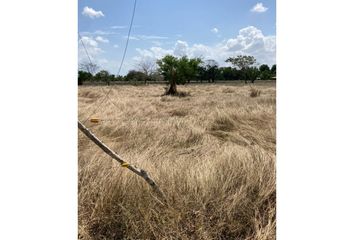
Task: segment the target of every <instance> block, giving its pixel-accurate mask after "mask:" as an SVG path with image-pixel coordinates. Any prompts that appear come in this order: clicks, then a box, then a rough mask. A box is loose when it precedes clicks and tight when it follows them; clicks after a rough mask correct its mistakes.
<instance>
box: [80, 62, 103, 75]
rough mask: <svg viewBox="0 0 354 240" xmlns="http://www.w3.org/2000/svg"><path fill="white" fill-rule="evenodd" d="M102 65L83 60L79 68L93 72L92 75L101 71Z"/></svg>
mask: <svg viewBox="0 0 354 240" xmlns="http://www.w3.org/2000/svg"><path fill="white" fill-rule="evenodd" d="M99 69H100V67H99V66H98V65H97V64H96V63H91V62H81V63H80V64H79V70H81V71H84V72H88V73H91V75H92V76H93V75H95V74H96V73H97V72H98V71H99Z"/></svg>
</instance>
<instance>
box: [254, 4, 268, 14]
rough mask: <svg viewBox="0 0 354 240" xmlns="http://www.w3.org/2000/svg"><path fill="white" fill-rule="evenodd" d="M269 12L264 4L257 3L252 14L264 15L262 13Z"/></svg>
mask: <svg viewBox="0 0 354 240" xmlns="http://www.w3.org/2000/svg"><path fill="white" fill-rule="evenodd" d="M267 10H268V8H267V7H265V6H263V3H257V4H256V5H254V6H253V8H252V9H251V12H257V13H262V12H266V11H267Z"/></svg>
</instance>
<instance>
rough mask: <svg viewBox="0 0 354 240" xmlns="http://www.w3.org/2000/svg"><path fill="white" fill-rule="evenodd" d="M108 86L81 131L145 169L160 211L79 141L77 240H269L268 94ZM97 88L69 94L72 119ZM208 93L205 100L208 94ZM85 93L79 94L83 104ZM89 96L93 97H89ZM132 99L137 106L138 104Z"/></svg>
mask: <svg viewBox="0 0 354 240" xmlns="http://www.w3.org/2000/svg"><path fill="white" fill-rule="evenodd" d="M179 88H180V89H181V90H182V91H189V92H190V93H192V97H189V98H176V97H171V96H163V97H161V94H160V93H161V92H163V88H162V87H161V86H141V87H132V86H116V87H114V88H113V89H112V95H111V96H110V98H111V99H112V100H113V101H115V103H116V105H117V106H113V105H112V104H109V103H107V105H106V106H104V107H102V108H100V109H99V111H98V113H97V114H96V115H97V117H99V118H100V119H111V120H112V119H114V120H112V121H103V122H101V123H100V124H92V123H87V125H88V126H89V127H90V128H91V129H92V131H93V132H94V133H95V135H96V136H98V137H100V138H101V139H102V140H103V141H104V142H105V143H106V144H107V145H108V146H110V147H111V148H112V149H114V150H115V151H117V152H118V153H119V154H120V155H121V156H122V157H123V158H124V159H126V160H127V161H129V162H131V163H133V164H136V165H137V166H140V167H142V168H144V169H145V170H147V171H148V172H149V173H150V175H151V176H152V177H153V178H154V179H155V180H156V182H157V183H158V184H159V186H160V188H161V189H162V191H163V192H164V193H165V195H166V198H167V200H168V202H169V205H168V206H166V205H161V204H160V203H159V202H158V201H156V197H155V196H154V193H152V192H151V189H150V188H149V186H148V185H147V184H146V183H145V182H144V181H142V180H141V179H140V178H139V177H137V176H135V175H134V174H132V173H131V172H130V171H129V170H127V169H126V168H121V167H120V166H119V164H117V163H116V162H114V161H113V160H112V159H110V157H108V156H107V155H106V154H105V153H103V152H102V151H101V150H100V149H98V147H96V146H95V145H94V144H93V143H92V142H90V141H89V140H87V138H86V137H85V136H84V135H83V134H82V133H81V132H79V191H78V198H79V199H78V200H79V238H80V239H249V240H250V239H256V240H261V239H262V240H263V239H275V225H276V221H275V202H276V191H275V100H274V99H275V87H274V86H273V85H270V86H269V85H262V86H258V88H259V89H262V97H259V98H255V99H251V98H249V89H248V87H245V86H228V88H229V89H230V90H231V91H232V92H233V93H234V94H232V95H230V94H227V95H226V94H225V93H223V90H222V89H225V86H221V85H192V86H179ZM94 93H96V94H97V96H96V97H99V96H100V93H101V91H100V89H99V87H82V88H81V87H80V88H79V110H80V111H79V117H80V119H85V118H86V117H87V115H86V114H88V113H90V110H91V109H92V108H93V107H94V106H95V105H94V104H95V103H94V104H90V103H88V102H87V101H86V99H87V96H88V95H91V94H94ZM211 93H212V95H211ZM86 94H88V95H86ZM92 96H94V95H92ZM138 96H139V97H138Z"/></svg>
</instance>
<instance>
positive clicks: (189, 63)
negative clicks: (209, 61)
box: [177, 56, 202, 84]
mask: <svg viewBox="0 0 354 240" xmlns="http://www.w3.org/2000/svg"><path fill="white" fill-rule="evenodd" d="M201 63H202V60H201V59H200V58H191V59H189V58H188V57H187V56H183V57H181V58H180V59H178V62H177V79H178V82H177V83H178V84H185V83H186V82H188V83H190V81H191V80H192V79H193V78H196V77H197V74H198V69H199V65H200V64H201Z"/></svg>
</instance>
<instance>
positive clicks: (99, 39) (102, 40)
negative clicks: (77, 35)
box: [96, 36, 109, 43]
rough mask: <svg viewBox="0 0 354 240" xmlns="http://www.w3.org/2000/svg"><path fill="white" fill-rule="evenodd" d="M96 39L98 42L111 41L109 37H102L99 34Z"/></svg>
mask: <svg viewBox="0 0 354 240" xmlns="http://www.w3.org/2000/svg"><path fill="white" fill-rule="evenodd" d="M96 41H97V42H101V43H109V40H108V39H106V38H103V37H101V36H97V37H96Z"/></svg>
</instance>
